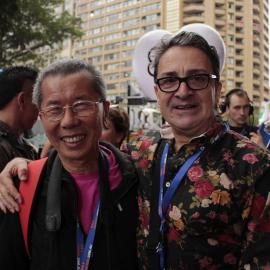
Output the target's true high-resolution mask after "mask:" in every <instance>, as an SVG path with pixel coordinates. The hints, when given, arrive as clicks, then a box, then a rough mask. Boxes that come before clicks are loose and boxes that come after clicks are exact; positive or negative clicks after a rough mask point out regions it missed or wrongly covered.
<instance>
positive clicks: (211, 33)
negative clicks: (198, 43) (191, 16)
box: [178, 23, 226, 74]
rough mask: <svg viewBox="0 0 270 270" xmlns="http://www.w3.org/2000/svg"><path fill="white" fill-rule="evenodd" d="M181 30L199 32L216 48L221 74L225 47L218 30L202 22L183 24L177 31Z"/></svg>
mask: <svg viewBox="0 0 270 270" xmlns="http://www.w3.org/2000/svg"><path fill="white" fill-rule="evenodd" d="M182 31H186V32H194V33H196V34H199V35H200V36H202V37H203V38H204V39H205V40H206V41H207V42H208V44H209V45H210V46H213V47H215V48H216V50H217V54H218V58H219V73H220V74H221V73H222V71H223V68H224V64H225V55H226V48H225V44H224V41H223V39H222V37H221V35H220V34H219V32H218V31H217V30H216V29H214V28H213V27H211V26H209V25H207V24H203V23H192V24H188V25H185V26H183V27H182V28H181V29H180V31H179V32H182ZM179 32H178V33H179Z"/></svg>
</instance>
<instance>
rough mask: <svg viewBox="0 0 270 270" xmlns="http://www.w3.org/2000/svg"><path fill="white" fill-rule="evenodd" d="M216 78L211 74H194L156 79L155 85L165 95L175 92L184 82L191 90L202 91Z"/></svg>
mask: <svg viewBox="0 0 270 270" xmlns="http://www.w3.org/2000/svg"><path fill="white" fill-rule="evenodd" d="M217 78H218V77H217V76H216V75H213V74H194V75H190V76H187V77H184V78H180V77H177V76H168V77H163V78H159V79H156V84H157V85H158V87H159V89H160V90H161V91H162V92H166V93H171V92H176V91H177V90H178V89H179V87H180V85H181V83H182V82H185V83H186V84H187V86H188V88H189V89H191V90H202V89H205V88H206V87H207V86H208V84H209V81H210V80H211V79H217Z"/></svg>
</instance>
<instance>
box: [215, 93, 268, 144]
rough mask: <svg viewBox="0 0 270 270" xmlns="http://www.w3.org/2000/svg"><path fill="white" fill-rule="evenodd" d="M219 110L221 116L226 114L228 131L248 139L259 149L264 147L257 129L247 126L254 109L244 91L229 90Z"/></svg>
mask: <svg viewBox="0 0 270 270" xmlns="http://www.w3.org/2000/svg"><path fill="white" fill-rule="evenodd" d="M219 108H220V112H221V114H226V117H227V127H228V128H229V129H230V130H233V131H235V132H237V133H240V134H241V135H243V136H246V137H248V138H249V139H251V140H252V141H253V142H255V143H257V144H258V145H260V146H261V147H265V146H264V144H263V140H262V136H261V135H260V133H259V131H258V128H257V127H256V126H253V125H249V124H248V120H249V118H250V117H253V118H254V115H253V113H254V112H253V111H254V108H253V106H252V104H251V101H250V99H249V97H248V94H247V92H246V91H244V90H243V89H240V88H234V89H232V90H230V91H229V92H228V93H227V94H226V96H225V97H224V101H223V103H221V104H220V106H219Z"/></svg>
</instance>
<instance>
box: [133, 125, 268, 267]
mask: <svg viewBox="0 0 270 270" xmlns="http://www.w3.org/2000/svg"><path fill="white" fill-rule="evenodd" d="M162 141H164V140H162V139H159V140H158V139H157V138H149V137H144V136H142V137H140V136H137V138H136V139H134V140H131V142H130V144H129V146H128V147H129V148H128V151H129V153H130V154H131V157H132V159H133V161H134V163H135V166H136V168H137V172H138V175H139V179H140V183H139V197H138V200H139V208H140V225H139V228H138V253H139V254H138V255H139V260H140V269H145V270H146V269H149V265H148V257H147V249H146V242H147V237H148V235H149V220H150V201H151V187H152V186H153V184H155V183H156V181H157V182H158V185H159V181H160V180H159V174H158V177H154V175H156V174H154V170H155V169H154V168H156V169H157V170H158V172H159V170H160V159H161V155H162V152H163V146H162V145H164V143H162ZM167 142H168V143H169V144H170V150H169V155H168V159H167V163H166V171H165V182H164V192H165V191H166V186H169V183H170V181H171V180H172V179H173V177H174V176H175V175H176V173H177V171H178V170H179V168H180V167H181V166H182V165H183V163H184V162H185V160H186V159H187V158H188V157H189V156H191V155H192V154H193V153H195V152H197V150H198V149H199V148H200V147H201V146H204V147H205V150H204V152H203V153H202V154H201V155H200V157H199V158H198V159H197V160H196V161H195V162H194V163H193V164H192V166H191V167H190V168H189V170H188V171H187V173H186V175H185V176H184V178H183V181H182V182H181V184H180V186H179V187H178V188H177V189H176V191H175V193H174V195H173V197H172V200H171V202H170V204H169V208H168V211H167V212H166V216H165V225H164V226H165V228H166V230H165V232H164V234H163V245H164V247H165V268H166V269H170V270H174V269H185V270H187V269H192V270H195V269H209V270H210V269H211V270H216V269H244V270H250V269H256V270H259V269H262V270H270V152H267V151H264V150H262V149H261V148H259V147H258V146H256V145H255V144H253V143H252V142H251V141H249V140H248V139H247V138H244V137H242V136H241V135H240V134H237V133H235V132H233V131H226V129H225V128H224V126H223V125H222V124H221V123H218V122H217V123H215V124H214V126H213V127H212V128H211V129H210V130H209V131H208V132H207V133H205V134H203V135H202V136H200V137H197V138H194V139H192V140H191V141H190V142H189V143H188V144H186V145H184V146H183V147H182V148H181V149H180V150H179V152H177V153H175V152H174V150H173V144H174V140H168V141H167ZM158 188H159V187H158Z"/></svg>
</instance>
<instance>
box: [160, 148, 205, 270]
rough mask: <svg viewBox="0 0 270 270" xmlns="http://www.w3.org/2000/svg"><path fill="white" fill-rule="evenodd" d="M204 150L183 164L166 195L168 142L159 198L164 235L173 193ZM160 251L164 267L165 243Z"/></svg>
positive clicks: (161, 229)
mask: <svg viewBox="0 0 270 270" xmlns="http://www.w3.org/2000/svg"><path fill="white" fill-rule="evenodd" d="M203 151H204V147H201V148H200V150H199V151H198V152H197V153H195V154H193V155H192V156H190V157H189V158H188V159H187V160H186V161H185V163H184V164H183V165H182V166H181V168H180V169H179V170H178V172H177V173H176V175H175V177H174V178H173V180H172V182H171V185H170V187H169V188H168V189H167V191H166V193H165V195H163V193H164V178H165V169H166V163H167V157H168V152H169V144H168V143H166V145H165V147H164V150H163V153H162V157H161V161H160V186H159V200H158V214H159V216H160V220H161V223H160V233H161V235H162V236H163V233H164V223H165V218H164V215H165V214H166V212H167V209H168V206H169V203H170V202H171V200H172V197H173V194H174V192H175V191H176V189H177V187H179V185H180V183H181V182H182V180H183V178H184V176H185V174H186V173H187V171H188V170H189V168H190V167H191V166H192V164H193V162H194V161H195V160H196V159H197V158H198V157H199V156H200V155H201V153H202V152H203ZM158 252H159V258H160V269H164V249H163V245H162V244H161V245H159V247H158Z"/></svg>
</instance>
